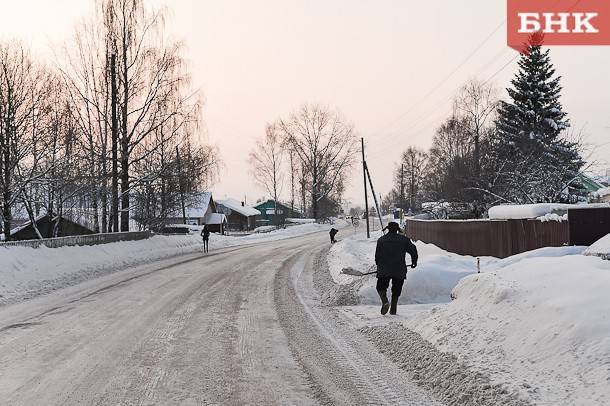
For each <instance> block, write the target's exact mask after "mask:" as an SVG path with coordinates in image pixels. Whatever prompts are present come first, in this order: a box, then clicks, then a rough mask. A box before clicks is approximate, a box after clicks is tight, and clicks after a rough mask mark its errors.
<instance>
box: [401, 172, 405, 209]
mask: <svg viewBox="0 0 610 406" xmlns="http://www.w3.org/2000/svg"><path fill="white" fill-rule="evenodd" d="M400 210H401V211H404V210H405V164H400Z"/></svg>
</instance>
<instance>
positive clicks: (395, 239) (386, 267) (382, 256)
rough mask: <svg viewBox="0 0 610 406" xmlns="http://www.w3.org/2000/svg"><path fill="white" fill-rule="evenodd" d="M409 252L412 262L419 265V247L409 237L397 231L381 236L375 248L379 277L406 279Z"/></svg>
mask: <svg viewBox="0 0 610 406" xmlns="http://www.w3.org/2000/svg"><path fill="white" fill-rule="evenodd" d="M407 253H409V254H410V255H411V264H413V265H417V248H415V244H413V243H412V242H411V240H410V239H409V237H405V236H404V235H402V234H397V233H387V234H386V235H384V236H382V237H381V238H379V239H378V240H377V249H376V250H375V263H376V264H377V277H378V278H381V277H383V278H398V279H406V277H407V264H406V262H405V255H406V254H407Z"/></svg>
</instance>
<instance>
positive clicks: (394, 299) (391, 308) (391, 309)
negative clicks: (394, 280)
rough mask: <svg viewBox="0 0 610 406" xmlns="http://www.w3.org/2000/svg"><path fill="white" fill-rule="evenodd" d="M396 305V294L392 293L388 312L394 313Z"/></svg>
mask: <svg viewBox="0 0 610 406" xmlns="http://www.w3.org/2000/svg"><path fill="white" fill-rule="evenodd" d="M396 306H398V296H394V295H392V305H391V306H390V314H396Z"/></svg>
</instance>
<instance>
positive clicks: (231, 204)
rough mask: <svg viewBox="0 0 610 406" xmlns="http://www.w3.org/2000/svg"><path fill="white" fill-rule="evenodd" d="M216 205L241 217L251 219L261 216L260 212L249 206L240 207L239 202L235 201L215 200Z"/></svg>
mask: <svg viewBox="0 0 610 406" xmlns="http://www.w3.org/2000/svg"><path fill="white" fill-rule="evenodd" d="M216 203H218V204H221V205H223V206H224V207H226V208H227V209H231V210H232V211H235V212H237V213H239V214H241V215H242V216H246V217H251V216H259V215H260V214H261V212H260V211H258V210H256V209H255V208H253V207H250V206H242V205H241V202H238V201H237V200H235V199H225V200H217V201H216Z"/></svg>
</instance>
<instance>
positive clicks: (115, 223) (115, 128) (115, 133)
mask: <svg viewBox="0 0 610 406" xmlns="http://www.w3.org/2000/svg"><path fill="white" fill-rule="evenodd" d="M110 76H111V78H110V82H111V96H110V97H111V104H112V128H111V132H112V192H111V193H112V197H111V198H112V207H111V209H110V217H111V222H112V223H111V224H112V231H113V232H115V233H116V232H117V231H119V173H118V168H117V160H118V156H117V155H118V151H117V149H118V143H119V123H118V120H117V97H118V96H117V93H118V92H117V86H116V54H112V55H111V56H110Z"/></svg>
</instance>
